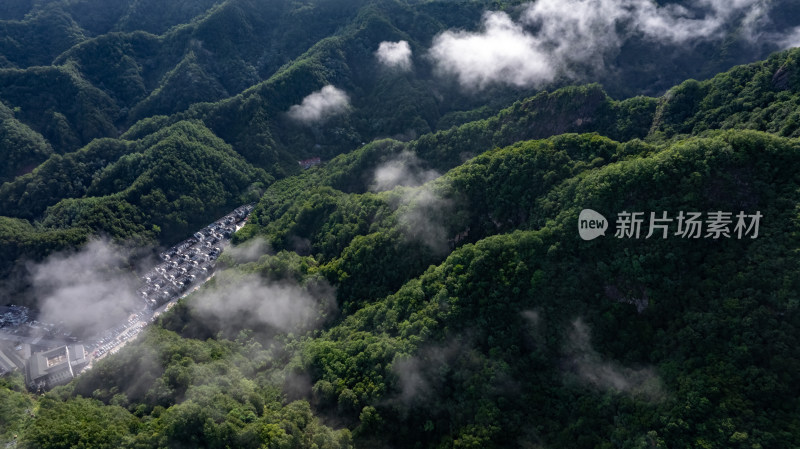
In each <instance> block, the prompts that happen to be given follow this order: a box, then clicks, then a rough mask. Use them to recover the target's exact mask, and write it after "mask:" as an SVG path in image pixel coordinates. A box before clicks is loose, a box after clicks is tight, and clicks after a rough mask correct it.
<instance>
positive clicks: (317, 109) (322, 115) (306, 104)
mask: <svg viewBox="0 0 800 449" xmlns="http://www.w3.org/2000/svg"><path fill="white" fill-rule="evenodd" d="M349 107H350V98H349V97H348V96H347V94H346V93H345V92H344V91H343V90H341V89H338V88H336V87H334V86H332V85H330V84H329V85H327V86H325V87H323V88H322V89H320V90H318V91H316V92H313V93H311V94H309V95H308V96H307V97H305V98H303V101H302V103H300V104H296V105H294V106H292V107H290V108H289V117H291V118H292V119H294V120H297V121H298V122H301V123H304V124H313V123H318V122H324V121H325V120H327V119H328V118H330V117H332V116H334V115H337V114H341V113H344V112H346V111H347V109H348V108H349Z"/></svg>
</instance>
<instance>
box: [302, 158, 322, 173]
mask: <svg viewBox="0 0 800 449" xmlns="http://www.w3.org/2000/svg"><path fill="white" fill-rule="evenodd" d="M297 163H298V164H300V167H302V168H303V170H308V169H309V168H311V167H313V166H315V165H319V164H321V163H322V159H320V158H318V157H312V158H310V159H303V160H302V161H297Z"/></svg>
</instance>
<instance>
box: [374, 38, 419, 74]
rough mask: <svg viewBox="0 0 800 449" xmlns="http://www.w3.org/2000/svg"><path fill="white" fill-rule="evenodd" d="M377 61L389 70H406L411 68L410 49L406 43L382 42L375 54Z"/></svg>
mask: <svg viewBox="0 0 800 449" xmlns="http://www.w3.org/2000/svg"><path fill="white" fill-rule="evenodd" d="M375 57H377V58H378V61H379V62H380V63H381V64H383V65H385V66H386V67H389V68H395V69H401V70H408V69H410V68H411V47H410V46H409V45H408V42H406V41H399V42H388V41H383V42H381V43H380V45H379V46H378V50H377V51H376V52H375Z"/></svg>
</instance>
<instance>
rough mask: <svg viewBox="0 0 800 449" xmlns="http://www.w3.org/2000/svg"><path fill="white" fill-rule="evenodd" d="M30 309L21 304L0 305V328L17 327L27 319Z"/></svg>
mask: <svg viewBox="0 0 800 449" xmlns="http://www.w3.org/2000/svg"><path fill="white" fill-rule="evenodd" d="M29 313H30V310H29V309H28V308H27V307H22V306H9V307H0V329H2V328H5V327H17V326H21V325H23V324H25V323H26V322H27V321H28V316H29Z"/></svg>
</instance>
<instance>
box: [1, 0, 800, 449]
mask: <svg viewBox="0 0 800 449" xmlns="http://www.w3.org/2000/svg"><path fill="white" fill-rule="evenodd" d="M540 1H541V0H540ZM711 3H713V2H709V3H708V4H709V5H711ZM524 7H525V5H523V4H519V3H516V2H491V3H490V2H482V1H476V2H449V1H448V2H439V1H433V2H399V1H389V0H385V1H384V0H382V1H374V2H368V3H364V2H350V1H336V2H334V1H308V2H284V1H274V2H265V1H259V0H226V1H222V0H218V1H213V0H208V1H197V0H195V1H178V2H155V1H148V0H144V1H143V0H121V1H117V2H111V3H110V4H105V3H103V2H98V1H95V0H74V1H73V0H52V1H43V2H34V1H29V0H10V1H7V2H4V3H3V4H2V5H0V25H2V29H1V30H0V31H2V36H4V37H5V39H4V40H2V42H0V54H1V55H2V57H1V58H0V66H2V67H3V68H2V69H0V152H2V155H3V158H4V160H6V161H8V162H7V164H6V165H5V166H4V168H2V169H0V182H2V184H1V185H0V211H1V212H0V215H2V216H0V255H2V261H0V276H2V278H1V279H2V282H3V284H2V285H0V287H2V288H0V292H2V294H3V295H5V297H4V298H3V300H4V301H5V302H8V303H16V304H21V303H23V304H27V305H31V306H33V307H34V308H35V307H36V304H37V300H39V298H37V297H36V292H37V289H36V288H35V287H36V286H35V285H33V286H32V285H31V284H32V283H35V282H36V280H35V279H31V278H30V276H29V272H30V271H31V270H32V269H33V268H32V267H35V265H36V264H37V263H39V262H41V261H46V260H48V257H51V256H52V255H54V254H55V255H58V256H57V257H63V255H64V254H74V253H75V252H76V251H80V249H79V248H81V246H82V245H84V244H85V243H86V242H88V241H91V240H92V239H94V238H96V236H104V237H108V238H110V239H111V240H113V241H116V242H124V243H126V244H129V245H135V246H148V245H162V246H166V245H170V244H172V243H174V242H177V241H180V240H181V239H183V238H186V237H187V236H188V235H190V234H191V233H192V232H193V231H194V230H195V229H197V228H198V227H200V226H202V225H204V224H206V223H207V222H209V221H210V220H213V219H215V218H216V217H217V216H219V215H221V214H223V213H225V212H227V211H228V210H230V209H231V208H232V207H236V206H238V205H240V204H244V203H255V204H256V206H255V209H254V211H253V213H252V214H251V216H250V218H249V219H248V222H247V224H246V225H245V226H244V228H242V229H241V230H240V231H239V232H237V233H236V234H234V236H233V240H234V243H235V244H236V245H235V246H234V247H233V248H231V249H230V250H226V251H225V252H224V253H223V255H222V256H221V257H220V259H219V263H220V266H221V267H222V268H224V269H222V270H219V272H218V273H217V274H216V275H215V276H214V278H212V279H211V280H210V281H209V282H208V283H207V284H206V285H205V286H203V287H202V288H201V289H199V290H198V291H196V292H194V293H192V294H191V295H189V296H188V297H186V298H184V299H182V300H181V301H179V302H178V303H177V304H176V306H175V307H173V308H172V309H171V310H170V311H169V312H168V313H165V314H164V315H162V316H161V317H160V319H159V320H158V321H157V323H156V325H153V326H149V327H148V328H147V329H146V330H145V331H143V332H142V335H141V336H140V337H139V338H138V339H137V340H135V341H133V342H131V343H129V344H128V345H127V346H126V347H125V348H124V349H123V350H121V351H120V352H118V353H117V354H113V355H110V356H109V357H106V358H104V359H103V360H100V361H98V362H97V363H95V365H94V367H93V368H92V369H91V370H89V371H87V372H86V373H84V374H82V375H81V376H79V377H77V378H76V379H75V380H73V381H72V382H71V383H69V384H68V385H65V386H62V387H57V388H55V389H54V390H52V391H50V392H48V393H47V394H44V395H41V396H39V395H33V394H31V393H28V392H27V391H26V390H25V382H24V376H23V375H22V374H20V373H12V374H10V375H7V376H5V377H3V378H0V442H8V443H10V444H11V445H16V447H26V448H27V447H30V448H34V447H35V448H57V447H108V448H118V447H131V448H134V447H135V448H146V447H178V448H180V447H187V448H189V447H192V448H194V447H208V448H216V447H220V448H222V447H242V448H250V447H252V448H264V447H267V448H306V447H308V448H311V447H316V448H349V447H364V448H373V447H387V448H394V447H397V448H405V447H409V448H493V447H496V448H505V447H524V448H527V447H531V448H533V447H537V448H538V447H542V448H545V447H575V448H642V447H652V448H672V447H681V448H683V447H691V448H793V447H798V446H800V420H798V417H799V416H800V399H798V398H800V387H799V386H800V362H799V361H798V360H800V358H799V357H798V353H797V349H796V348H798V347H800V315H799V314H798V301H797V294H796V292H797V291H798V290H800V277H799V276H798V275H797V269H796V267H797V266H798V264H800V260H798V258H799V257H800V252H798V249H799V248H800V240H799V239H800V233H799V232H798V225H800V214H799V213H798V209H797V204H798V203H800V175H798V173H800V113H799V112H798V111H800V50H797V49H795V50H786V51H781V52H777V53H772V54H769V53H770V52H771V51H772V50H775V48H774V46H770V44H768V43H764V42H761V43H758V42H755V43H754V42H752V41H750V40H748V38H747V33H746V32H745V31H744V30H746V29H747V26H749V25H748V24H749V23H750V22H746V21H743V20H744V18H738V19H736V20H740V22H737V23H736V26H733V27H731V28H730V30H727V29H726V31H725V33H724V37H722V38H719V39H716V40H714V39H711V40H706V41H703V42H701V43H700V44H697V45H695V46H694V47H693V48H692V49H691V50H687V49H686V48H688V46H684V45H679V44H676V43H674V42H669V41H666V40H665V41H663V42H651V41H648V40H641V41H640V42H638V43H628V44H625V45H623V46H622V47H620V48H619V49H618V51H617V52H615V53H613V54H611V55H610V56H608V55H607V56H608V57H609V58H612V59H613V62H614V64H615V70H613V71H604V70H600V69H597V68H596V67H594V66H592V64H585V65H582V64H579V63H576V64H575V65H573V66H570V67H569V70H566V71H565V74H564V75H563V76H559V77H555V78H554V79H553V80H551V81H550V82H548V83H544V84H538V85H524V86H523V85H503V84H502V83H501V84H492V85H489V86H484V87H482V88H479V89H473V90H471V91H468V90H469V89H467V88H466V87H465V86H464V85H459V84H458V83H456V82H454V81H452V80H451V81H450V82H447V81H446V80H445V79H443V77H445V74H443V73H442V72H441V70H440V69H438V68H437V67H436V66H435V64H434V62H432V61H431V58H430V57H429V56H423V55H425V54H426V53H425V52H426V49H427V48H429V47H430V45H431V40H432V39H436V37H437V36H441V35H442V33H445V32H447V31H448V30H462V31H459V32H460V33H462V34H461V36H463V33H467V31H464V30H474V29H476V28H480V26H481V23H482V21H484V20H485V17H487V16H485V15H484V13H485V11H486V10H488V9H492V10H502V11H505V12H506V13H507V14H509V15H510V16H509V17H512V18H513V19H514V20H522V19H521V17H523V16H524V14H525V11H526V10H524V9H523V8H524ZM710 7H711V6H709V8H710ZM792 12H796V6H794V5H792V4H790V2H775V5H773V9H771V10H770V15H769V18H770V23H771V25H770V26H771V27H772V28H770V29H769V30H768V31H769V32H770V33H777V32H778V31H785V30H787V29H790V28H792V27H793V26H794V25H796V24H794V23H792V22H791V19H789V18H786V17H791V15H792V14H791V13H792ZM484 26H485V27H487V28H488V27H489V25H485V24H484ZM454 33H458V32H454ZM487 33H489V31H487ZM764 33H765V34H766V33H767V31H765V32H764ZM455 35H458V34H455ZM401 40H405V41H407V42H408V45H409V48H410V49H411V50H412V51H413V54H414V55H415V56H414V58H413V61H412V62H413V63H412V64H411V65H410V66H409V67H405V69H404V70H392V69H390V68H388V67H382V66H381V65H380V64H377V63H376V50H377V49H378V48H379V45H380V44H381V43H382V42H397V41H401ZM21 42H25V45H22V44H21ZM33 42H36V43H38V44H39V45H35V46H34V45H33ZM29 46H30V48H29ZM656 55H657V56H656ZM733 55H739V56H733ZM736 58H742V60H737V59H736ZM756 58H760V59H762V60H760V61H758V62H750V63H748V64H745V65H738V66H735V67H733V68H730V67H731V65H733V64H734V63H742V62H746V61H751V60H754V59H756ZM681 60H683V61H686V62H687V64H686V65H684V66H682V67H685V68H681V69H675V68H674V67H675V63H676V61H681ZM693 61H694V62H697V63H696V64H690V63H691V62H693ZM700 62H702V63H700ZM670 68H672V69H670ZM724 70H726V71H724ZM712 75H713V76H712ZM576 78H577V79H579V80H583V79H591V80H596V81H598V83H593V84H578V85H576V84H575V83H574V81H575V79H576ZM690 78H698V79H700V78H707V79H705V80H703V81H697V80H695V79H690ZM327 86H335V87H336V88H337V89H338V90H337V89H332V88H329V87H327ZM541 88H546V90H542V89H541ZM609 92H610V94H609ZM315 95H316V96H315ZM326 95H327V96H326ZM343 99H346V101H345V100H343ZM313 101H318V102H319V103H318V106H319V105H320V104H328V105H329V104H330V103H331V102H336V101H345V106H343V107H341V108H339V109H337V110H336V111H337V113H336V114H330V115H324V114H323V116H321V117H316V118H317V120H310V121H309V120H306V118H305V117H306V116H303V115H302V114H301V113H299V112H298V111H299V110H303V107H304V105H305V106H309V105H310V104H311V103H312V102H313ZM326 102H327V103H326ZM320 107H321V106H320ZM309 111H311V112H309ZM317 112H319V111H317ZM303 113H305V114H308V115H311V116H313V114H314V111H313V108H308V110H306V112H303ZM298 117H299V118H298ZM312 157H320V158H321V159H322V161H323V162H322V164H320V165H319V166H314V167H311V168H309V169H306V170H303V169H301V168H300V166H299V165H298V161H299V160H302V159H307V158H312ZM584 209H592V210H594V211H597V212H598V213H600V214H602V215H603V216H604V217H606V219H607V220H608V222H609V228H608V229H607V230H606V232H605V235H604V236H600V237H598V238H596V239H594V240H591V241H587V240H583V239H582V238H581V236H580V235H579V232H578V223H579V220H578V217H579V214H580V213H581V211H582V210H584ZM632 212H641V213H642V217H643V223H642V233H641V235H638V236H634V235H633V233H628V234H626V228H625V227H624V224H623V223H622V222H621V221H620V220H622V218H623V217H624V216H625V214H626V213H632ZM651 212H652V213H653V216H652V217H651V215H650V213H651ZM717 212H721V213H726V212H729V213H730V214H731V215H730V216H729V219H730V221H729V223H728V224H729V226H728V228H726V229H727V231H728V232H727V233H723V234H720V233H717V234H716V235H714V233H713V232H712V228H709V227H708V226H711V225H710V221H711V219H710V218H709V217H711V216H712V215H711V214H713V213H717ZM687 213H700V214H701V215H702V217H703V219H704V220H705V219H706V218H708V219H707V220H705V221H703V223H702V224H703V225H705V226H706V227H704V228H703V229H702V231H703V232H702V233H700V234H699V236H698V238H687V232H686V230H683V231H682V226H683V225H684V224H685V222H683V221H680V222H679V219H678V217H679V216H680V217H683V216H684V215H683V214H687ZM662 214H664V215H662ZM737 215H738V216H740V217H746V218H748V219H750V220H753V219H754V217H759V219H760V221H759V222H758V228H757V229H756V228H755V227H754V225H755V222H753V221H750V222H749V227H748V226H744V228H741V227H739V223H738V222H737ZM656 217H659V218H662V219H664V220H668V221H666V222H667V223H668V231H669V232H668V233H665V234H663V236H662V234H661V231H660V230H659V231H657V232H655V234H654V235H648V233H647V229H648V225H650V224H651V221H652V222H655V221H654V220H655V218H656ZM666 217H669V218H668V219H667V218H666ZM681 220H682V218H681ZM746 224H747V223H746ZM659 229H660V228H659ZM651 230H653V229H651ZM132 263H133V262H132ZM6 298H7V299H6Z"/></svg>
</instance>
